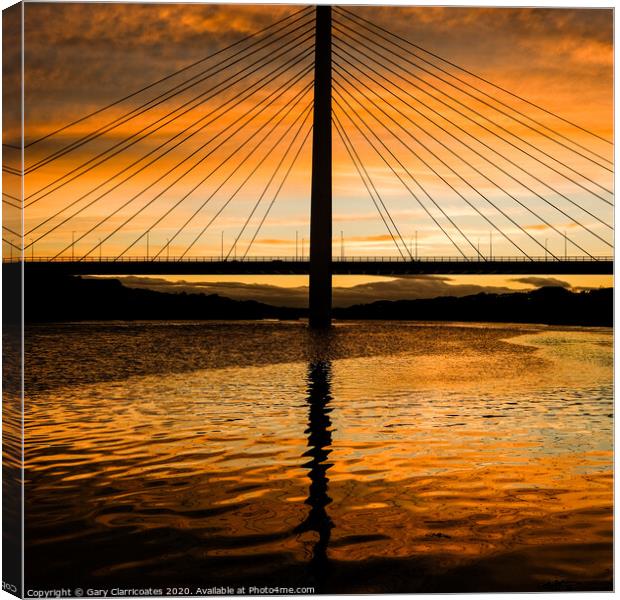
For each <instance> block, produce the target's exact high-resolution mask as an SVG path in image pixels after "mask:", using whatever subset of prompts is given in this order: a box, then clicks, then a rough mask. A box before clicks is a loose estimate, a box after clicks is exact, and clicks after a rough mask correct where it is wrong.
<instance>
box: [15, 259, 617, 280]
mask: <svg viewBox="0 0 620 600" xmlns="http://www.w3.org/2000/svg"><path fill="white" fill-rule="evenodd" d="M20 264H21V263H20V262H17V261H4V265H5V267H7V266H8V267H17V266H18V265H20ZM309 266H310V263H309V262H308V260H307V259H305V258H304V259H295V258H291V257H251V258H246V259H238V260H237V259H228V260H221V259H219V258H211V257H206V258H205V257H199V258H193V257H192V258H184V259H182V260H179V259H174V258H170V259H163V260H160V259H157V260H153V259H147V258H146V257H129V258H123V259H119V260H116V259H114V258H105V257H104V258H102V259H96V260H93V259H89V260H65V259H61V260H54V261H50V260H49V259H47V258H37V257H34V258H27V259H26V261H25V262H24V267H25V272H26V274H28V275H53V274H58V275H60V274H65V275H306V274H308V271H309ZM332 272H333V274H334V275H387V276H389V275H420V274H424V275H439V274H444V275H457V274H462V275H496V274H497V275H530V274H538V275H612V274H613V259H612V257H610V256H600V257H595V258H594V259H591V258H589V257H580V256H579V257H568V258H567V259H564V260H555V259H551V258H548V259H547V258H537V259H533V260H531V259H526V258H515V257H495V258H493V259H491V260H478V259H473V258H472V259H469V260H468V259H464V258H455V257H430V258H426V257H425V258H420V259H419V260H409V259H406V260H405V259H402V258H397V257H339V258H334V259H333V262H332Z"/></svg>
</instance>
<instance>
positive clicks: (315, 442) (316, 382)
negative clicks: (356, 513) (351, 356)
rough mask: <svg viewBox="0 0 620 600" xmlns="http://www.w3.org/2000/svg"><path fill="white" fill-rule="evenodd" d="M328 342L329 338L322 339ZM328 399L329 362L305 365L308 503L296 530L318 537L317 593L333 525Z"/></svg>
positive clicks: (314, 561) (313, 572)
mask: <svg viewBox="0 0 620 600" xmlns="http://www.w3.org/2000/svg"><path fill="white" fill-rule="evenodd" d="M325 342H326V343H329V340H325ZM330 401H331V363H330V361H329V360H317V361H312V362H311V363H310V365H309V368H308V397H307V402H308V408H309V412H308V428H307V429H306V432H305V433H306V434H307V435H308V450H307V451H306V452H305V453H304V457H309V458H310V460H309V461H308V462H307V463H306V464H305V465H304V468H306V469H308V470H309V472H308V478H309V479H310V487H309V489H308V498H307V500H306V504H308V505H309V506H310V510H309V512H308V516H307V517H306V519H305V520H304V521H303V522H302V523H300V524H299V525H298V526H297V527H296V529H295V531H296V533H304V532H307V531H314V532H316V533H317V534H318V539H317V540H316V542H315V543H314V547H313V550H312V558H311V559H310V564H309V567H310V572H311V575H312V577H313V579H314V582H315V585H319V590H317V591H318V592H319V593H321V589H320V588H322V587H323V586H322V585H321V584H322V583H324V582H325V580H326V579H327V578H328V576H329V573H328V567H329V564H328V563H329V561H328V557H327V547H328V546H329V540H330V538H331V530H332V529H333V527H334V524H333V522H332V520H331V519H330V517H329V515H328V514H327V506H328V505H329V504H330V503H331V501H332V500H331V498H330V497H329V495H328V487H329V478H328V477H327V471H328V470H329V468H330V467H331V466H332V465H331V463H329V462H328V458H329V455H330V453H331V444H332V434H331V425H332V422H331V419H330V417H329V413H330V412H331V409H330V408H328V404H329V403H330Z"/></svg>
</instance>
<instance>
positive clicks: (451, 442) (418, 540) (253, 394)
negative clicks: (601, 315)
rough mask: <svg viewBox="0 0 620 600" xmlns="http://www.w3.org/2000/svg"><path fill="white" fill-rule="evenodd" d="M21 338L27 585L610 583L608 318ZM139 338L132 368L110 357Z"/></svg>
mask: <svg viewBox="0 0 620 600" xmlns="http://www.w3.org/2000/svg"><path fill="white" fill-rule="evenodd" d="M30 333H31V335H30V336H29V337H30V339H31V340H32V344H33V345H32V347H30V348H29V349H27V357H28V356H30V357H31V358H32V360H31V361H30V365H31V366H30V369H31V370H30V376H31V377H30V378H29V381H31V382H32V383H31V389H30V392H29V394H28V398H27V402H26V405H27V414H26V444H27V447H26V459H27V472H26V479H27V491H26V502H27V509H26V510H27V517H26V518H27V523H28V528H27V548H28V551H27V556H26V558H27V561H28V563H29V565H30V571H31V573H32V574H33V577H34V579H35V580H36V581H37V583H38V584H39V585H52V584H53V583H55V582H60V581H62V578H63V575H64V576H67V574H68V573H73V572H75V571H76V570H78V571H82V572H83V573H84V574H85V575H84V578H85V580H87V581H88V582H90V583H92V584H96V585H100V586H103V587H105V586H114V585H118V584H119V582H128V581H129V582H137V581H138V580H139V581H143V582H144V581H164V582H167V583H170V584H172V583H174V584H179V585H185V584H189V583H190V582H200V583H202V584H203V585H206V583H209V582H211V583H213V584H215V583H220V584H222V583H226V582H228V583H230V582H235V583H238V582H240V581H246V582H249V583H250V584H258V583H259V582H262V583H267V584H272V585H273V584H277V585H286V584H287V582H288V583H295V584H299V585H316V586H317V588H318V589H319V590H324V591H416V590H422V591H433V590H435V591H438V590H448V591H458V590H463V591H472V590H478V589H498V590H504V591H510V590H515V591H516V590H534V589H607V588H609V587H610V586H611V541H612V537H611V536H612V523H611V518H612V418H611V417H612V406H613V402H612V358H611V357H612V349H611V342H612V340H611V332H610V330H604V329H589V330H586V329H582V330H580V329H570V330H568V329H567V330H561V329H550V328H546V327H531V326H530V327H526V326H461V325H457V324H454V325H430V324H428V325H425V324H421V325H414V324H408V323H345V324H339V325H338V326H337V327H336V328H335V329H334V331H332V332H330V333H328V334H322V335H321V334H318V335H317V334H312V333H310V332H308V331H306V330H305V329H304V328H303V326H302V325H291V324H280V323H264V324H252V325H250V324H224V323H220V324H212V323H211V324H183V325H180V324H169V325H162V324H148V323H147V324H135V325H130V326H126V327H125V326H123V327H120V326H116V325H102V324H90V325H66V326H47V327H37V328H33V331H32V332H30ZM136 339H137V340H138V342H139V344H140V345H142V346H144V347H148V348H149V349H150V350H151V352H152V356H151V362H149V361H148V360H146V358H145V357H144V356H140V358H139V359H136V360H135V361H134V362H133V363H131V364H126V365H124V366H123V368H122V369H119V368H118V364H119V362H118V361H119V360H123V359H128V357H130V356H131V353H132V352H133V349H134V348H135V346H134V344H136V343H138V342H136ZM59 340H63V341H64V344H63V345H62V346H59V345H58V344H59ZM129 340H131V341H129ZM165 342H167V343H165ZM114 345H116V349H117V350H116V352H114V354H109V353H108V354H106V351H107V350H108V349H109V348H110V347H111V346H114ZM59 347H62V350H59ZM187 356H191V357H192V358H191V360H190V363H191V368H188V367H187V364H186V363H187V362H188V361H187V360H185V361H184V360H183V357H187ZM78 357H83V358H84V359H85V360H83V361H82V363H81V364H82V367H81V368H80V369H79V370H77V368H76V366H77V365H79V364H80V361H79V360H77V358H78ZM119 357H120V358H119ZM27 362H28V360H27ZM197 363H200V365H198V364H197ZM198 366H200V367H201V368H198ZM121 373H122V375H120V376H119V374H121ZM115 374H116V375H117V376H116V377H114V375H115ZM50 553H51V554H50ZM345 575H346V577H345Z"/></svg>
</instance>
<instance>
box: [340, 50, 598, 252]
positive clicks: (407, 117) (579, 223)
mask: <svg viewBox="0 0 620 600" xmlns="http://www.w3.org/2000/svg"><path fill="white" fill-rule="evenodd" d="M345 60H346V59H345ZM347 62H349V61H347ZM349 64H351V63H349ZM338 68H339V69H343V70H344V71H345V72H346V73H347V74H348V75H349V76H350V77H352V78H354V79H355V80H356V81H357V82H358V83H360V84H361V85H364V86H365V88H366V89H368V90H371V88H370V87H369V86H367V85H366V84H364V83H363V82H362V81H361V80H360V79H359V78H357V77H356V76H355V75H353V74H352V73H351V72H350V71H349V70H348V69H346V68H345V67H341V66H340V65H338ZM355 68H356V69H357V70H358V71H359V72H362V71H361V69H359V67H355ZM366 77H368V78H369V79H370V80H371V81H373V82H374V83H375V84H377V85H380V86H381V87H382V88H383V89H385V90H387V91H390V90H389V89H388V88H386V87H385V86H383V85H382V84H381V83H379V82H377V81H376V80H375V79H374V78H372V77H370V76H368V75H366ZM371 91H372V92H373V93H374V94H375V95H376V96H377V97H379V98H381V99H382V100H383V101H384V102H385V99H383V98H382V97H381V96H380V95H379V94H378V93H377V92H376V91H375V90H374V89H372V90H371ZM391 93H392V95H394V97H396V98H398V99H399V100H400V101H401V102H403V103H404V104H406V105H407V106H409V107H410V108H412V109H413V110H415V111H416V112H417V113H418V114H421V115H422V116H425V115H423V114H422V113H420V111H418V110H417V109H416V108H415V107H413V106H411V105H410V104H408V103H406V102H405V101H404V100H402V98H400V97H399V96H397V95H396V94H394V93H393V92H391ZM362 94H363V93H362ZM363 95H364V97H365V98H366V99H367V100H369V101H370V102H373V101H372V100H370V99H369V98H368V97H367V96H366V95H365V94H363ZM373 105H374V106H375V107H376V108H379V110H381V111H382V112H383V114H385V115H386V116H388V118H390V119H391V120H392V121H393V122H394V123H396V125H398V126H399V127H400V128H401V129H403V131H405V133H408V134H409V135H410V137H412V139H416V141H417V143H418V144H420V146H422V147H423V148H424V149H425V150H426V151H427V152H429V153H430V154H432V155H433V156H434V157H435V158H437V160H439V161H440V162H442V164H444V165H445V166H446V167H447V168H448V169H450V170H451V171H452V172H453V173H454V174H455V175H457V176H458V177H459V178H460V179H461V180H462V181H464V182H465V183H466V184H467V185H468V186H469V187H470V188H471V189H473V190H474V191H475V192H476V193H478V195H480V196H481V197H483V198H484V199H485V200H486V201H487V202H489V203H490V204H493V203H492V202H491V201H490V200H489V199H488V198H487V197H486V196H484V195H483V194H482V193H481V192H479V191H478V190H477V189H476V188H475V187H474V186H473V185H472V184H471V183H470V182H468V181H467V180H465V178H464V177H463V176H462V175H460V174H458V173H456V171H454V169H453V168H452V167H450V166H449V165H448V164H447V163H446V162H445V161H443V159H441V158H439V157H438V156H437V154H435V153H434V152H433V151H432V150H430V149H429V148H428V147H427V146H426V145H425V144H423V143H422V142H421V141H420V140H418V139H417V138H413V136H412V135H411V134H410V133H409V132H408V131H407V130H405V129H404V128H403V127H402V125H400V124H399V123H398V121H396V120H395V119H394V118H393V117H391V116H390V115H388V113H386V112H385V111H384V110H383V109H382V108H380V107H379V106H377V104H376V103H374V102H373ZM390 106H392V108H393V109H394V110H395V111H396V112H398V114H399V115H401V116H402V117H404V118H405V119H407V120H408V121H409V122H410V123H412V124H413V125H414V126H415V127H417V128H418V129H420V131H422V132H424V133H425V134H426V135H428V136H429V137H430V138H431V139H433V140H434V141H435V142H436V143H437V144H439V145H441V146H442V147H443V148H445V149H446V150H447V151H448V152H450V153H451V154H452V155H453V156H455V157H456V158H457V159H459V160H461V161H462V162H463V163H465V164H466V165H467V166H468V167H470V168H471V169H472V170H474V171H475V172H476V173H478V174H479V175H481V176H482V177H484V178H485V179H486V180H487V181H489V182H490V183H491V184H493V185H495V186H496V187H497V188H498V189H500V190H501V191H503V192H504V193H505V194H507V195H509V194H508V192H507V191H506V190H505V189H504V188H502V187H501V186H500V185H499V184H498V183H496V182H495V181H493V180H492V179H491V178H490V177H488V176H487V175H486V174H484V173H483V172H482V171H480V170H479V169H478V168H477V167H475V166H474V165H473V164H471V163H470V162H469V161H467V160H466V159H465V158H464V157H463V156H462V155H461V154H458V153H456V152H455V151H454V150H452V149H451V148H450V147H449V146H447V145H446V144H445V143H444V142H442V141H441V140H439V139H437V138H436V137H435V136H433V135H432V134H431V133H430V132H429V131H428V130H427V129H425V128H424V127H422V126H421V125H419V124H418V123H417V122H415V121H414V120H412V119H411V118H410V117H409V116H408V115H406V114H405V113H403V112H402V111H401V110H400V109H398V108H397V107H396V106H394V105H390ZM431 122H433V123H434V124H435V125H436V126H437V127H439V128H440V129H441V130H442V131H444V132H445V133H448V134H449V135H452V134H451V133H450V132H448V131H447V130H446V129H445V128H443V127H442V126H441V125H438V124H437V123H435V122H434V121H432V120H431ZM452 137H453V138H454V139H456V140H457V141H458V142H459V143H461V144H463V145H465V146H466V147H467V148H469V149H470V150H471V151H472V152H474V153H475V154H476V155H477V156H479V157H480V158H482V159H483V160H485V161H487V162H489V161H488V159H486V157H484V156H483V155H482V154H480V153H479V152H478V151H477V150H475V149H474V148H472V147H471V146H469V145H468V144H466V143H465V142H463V141H462V140H460V139H459V138H456V137H455V136H452ZM427 166H428V165H427ZM492 166H493V167H495V168H496V169H498V170H499V171H500V172H502V173H504V174H505V175H506V176H508V177H510V178H511V179H512V180H513V181H515V182H517V183H518V184H520V185H522V186H523V187H524V188H525V189H527V190H528V191H529V192H531V193H532V194H534V195H536V196H537V197H538V198H540V199H541V200H543V201H544V202H545V203H547V204H549V206H552V207H553V208H555V209H556V210H557V211H558V212H560V213H561V214H562V215H564V216H565V217H566V218H568V219H570V220H571V221H573V222H574V223H575V224H577V225H579V226H580V227H582V228H583V229H584V230H585V231H587V232H588V233H590V234H591V235H593V236H594V237H596V238H597V239H599V240H600V241H602V242H603V243H605V244H608V242H606V241H605V240H604V239H603V238H602V237H600V236H599V235H598V234H597V233H595V232H593V231H592V230H591V229H590V228H588V227H586V226H585V225H584V224H583V223H581V222H580V221H578V220H576V219H575V218H574V217H572V216H571V215H569V214H568V213H566V212H565V211H563V210H562V209H561V208H559V207H557V206H556V205H555V204H553V203H552V202H551V201H549V200H547V199H546V198H544V197H543V196H541V195H540V194H539V193H538V192H536V191H535V190H533V189H532V188H531V187H529V186H528V185H526V184H525V183H523V182H522V181H520V180H519V179H517V178H516V177H514V176H513V175H511V174H510V173H508V172H507V171H506V170H504V169H503V168H501V167H500V166H499V165H497V164H493V165H492ZM442 179H443V178H442ZM444 181H445V180H444ZM446 183H447V184H448V185H450V184H449V183H448V182H447V181H446ZM451 187H452V186H451ZM453 189H454V188H453ZM573 204H574V203H573ZM576 206H577V207H579V205H576ZM498 210H499V209H498ZM586 212H588V211H586ZM502 214H503V215H504V216H505V217H506V218H509V217H507V215H506V214H505V213H503V211H502ZM481 216H482V215H481ZM591 216H594V215H591ZM484 218H485V219H486V217H484ZM595 218H596V217H595ZM486 220H487V221H488V222H489V223H491V222H490V221H489V220H488V219H486ZM597 220H598V219H597ZM601 223H603V224H604V222H603V221H601ZM608 245H609V244H608ZM578 247H579V246H578Z"/></svg>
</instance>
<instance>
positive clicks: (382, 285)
mask: <svg viewBox="0 0 620 600" xmlns="http://www.w3.org/2000/svg"><path fill="white" fill-rule="evenodd" d="M120 279H121V281H122V282H123V284H124V285H126V286H128V287H134V288H143V289H150V290H155V291H159V292H167V293H182V292H185V293H188V294H189V293H200V294H219V295H221V296H226V297H228V298H233V299H235V300H257V301H259V302H266V303H269V304H275V305H279V306H293V307H305V306H307V303H308V288H307V287H306V286H300V287H296V288H283V287H278V286H275V285H268V284H256V283H254V284H248V283H242V282H236V281H235V282H187V281H169V280H166V279H159V278H152V277H137V276H131V277H122V278H120ZM451 281H452V280H451V279H450V278H449V277H442V276H432V275H429V276H424V275H419V276H410V277H399V278H396V279H393V280H388V281H385V280H383V279H377V280H376V281H371V282H368V283H363V284H359V285H356V286H353V287H348V288H344V287H335V288H334V290H333V301H334V305H335V306H351V305H353V304H365V303H368V302H374V301H376V300H403V299H409V300H414V299H418V298H437V297H439V296H469V295H471V294H479V293H481V292H487V293H497V294H501V293H510V292H514V291H515V290H514V289H510V288H507V287H500V286H483V285H473V284H453V283H450V282H451Z"/></svg>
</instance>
